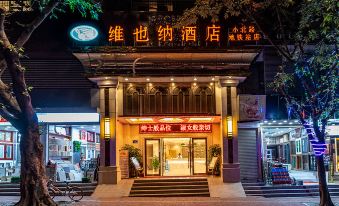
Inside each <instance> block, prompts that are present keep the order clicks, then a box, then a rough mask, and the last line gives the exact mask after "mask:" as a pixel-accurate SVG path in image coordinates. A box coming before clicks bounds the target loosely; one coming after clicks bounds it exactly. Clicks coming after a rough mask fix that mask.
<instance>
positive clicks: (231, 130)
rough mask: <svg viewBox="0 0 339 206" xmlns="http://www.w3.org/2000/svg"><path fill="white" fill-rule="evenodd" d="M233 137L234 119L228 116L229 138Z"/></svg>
mask: <svg viewBox="0 0 339 206" xmlns="http://www.w3.org/2000/svg"><path fill="white" fill-rule="evenodd" d="M232 136H233V118H232V116H227V137H228V138H230V139H231V138H232Z"/></svg>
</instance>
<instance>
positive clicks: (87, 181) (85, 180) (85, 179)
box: [81, 177, 91, 183]
mask: <svg viewBox="0 0 339 206" xmlns="http://www.w3.org/2000/svg"><path fill="white" fill-rule="evenodd" d="M81 182H82V183H90V182H91V180H90V179H89V178H88V177H83V178H81Z"/></svg>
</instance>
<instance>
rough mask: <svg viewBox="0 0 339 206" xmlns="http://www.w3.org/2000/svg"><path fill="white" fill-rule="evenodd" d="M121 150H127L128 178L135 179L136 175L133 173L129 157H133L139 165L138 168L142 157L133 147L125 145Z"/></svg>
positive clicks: (133, 169) (135, 172)
mask: <svg viewBox="0 0 339 206" xmlns="http://www.w3.org/2000/svg"><path fill="white" fill-rule="evenodd" d="M121 150H127V151H128V161H129V176H130V177H135V176H136V175H137V171H135V168H134V166H133V163H132V161H131V157H135V158H136V159H137V160H138V162H139V163H140V166H141V167H142V155H141V151H140V149H139V148H136V147H134V146H133V145H128V144H125V145H124V146H123V147H122V148H121Z"/></svg>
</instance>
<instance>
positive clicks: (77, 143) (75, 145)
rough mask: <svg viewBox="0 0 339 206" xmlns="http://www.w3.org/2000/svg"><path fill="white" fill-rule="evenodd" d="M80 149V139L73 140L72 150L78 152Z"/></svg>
mask: <svg viewBox="0 0 339 206" xmlns="http://www.w3.org/2000/svg"><path fill="white" fill-rule="evenodd" d="M80 149H81V142H80V141H73V151H74V152H80Z"/></svg>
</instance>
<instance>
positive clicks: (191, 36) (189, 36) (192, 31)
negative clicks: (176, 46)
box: [181, 26, 197, 42]
mask: <svg viewBox="0 0 339 206" xmlns="http://www.w3.org/2000/svg"><path fill="white" fill-rule="evenodd" d="M181 32H182V34H181V39H182V41H185V42H189V41H192V42H195V41H197V27H196V26H184V27H183V28H182V30H181Z"/></svg>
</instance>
